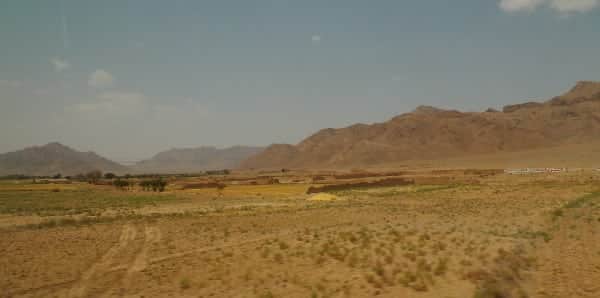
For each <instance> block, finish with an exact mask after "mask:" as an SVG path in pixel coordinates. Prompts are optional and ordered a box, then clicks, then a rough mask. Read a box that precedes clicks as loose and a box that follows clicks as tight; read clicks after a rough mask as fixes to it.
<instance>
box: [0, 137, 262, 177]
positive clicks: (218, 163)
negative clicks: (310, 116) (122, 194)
mask: <svg viewBox="0 0 600 298" xmlns="http://www.w3.org/2000/svg"><path fill="white" fill-rule="evenodd" d="M262 149H263V148H260V147H244V146H234V147H230V148H224V149H217V148H215V147H199V148H185V149H171V150H168V151H164V152H160V153H158V154H156V155H155V156H154V157H152V158H150V159H147V160H143V161H140V162H138V163H135V164H134V165H131V166H124V165H121V164H118V163H116V162H113V161H111V160H108V159H106V158H104V157H101V156H99V155H98V154H96V153H94V152H79V151H76V150H75V149H72V148H70V147H67V146H65V145H62V144H60V143H49V144H46V145H44V146H34V147H29V148H25V149H23V150H19V151H15V152H9V153H4V154H0V176H6V175H34V176H51V175H55V174H58V173H60V174H62V175H76V174H84V173H87V172H90V171H93V170H100V171H102V172H113V173H116V174H125V173H132V174H133V173H135V174H144V173H165V174H166V173H169V174H171V173H195V172H201V171H206V170H220V169H231V168H236V167H238V166H239V163H240V162H241V161H242V160H244V159H246V158H247V157H249V156H251V155H253V154H256V153H258V152H260V151H261V150H262Z"/></svg>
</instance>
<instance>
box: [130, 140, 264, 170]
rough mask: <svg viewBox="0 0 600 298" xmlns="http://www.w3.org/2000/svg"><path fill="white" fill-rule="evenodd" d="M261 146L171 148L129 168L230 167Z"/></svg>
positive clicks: (194, 168)
mask: <svg viewBox="0 0 600 298" xmlns="http://www.w3.org/2000/svg"><path fill="white" fill-rule="evenodd" d="M263 149H264V148H262V147H245V146H234V147H230V148H225V149H217V148H215V147H199V148H184V149H171V150H168V151H164V152H160V153H158V154H156V155H155V156H154V157H152V158H150V159H148V160H143V161H141V162H138V163H136V164H135V165H133V166H132V167H131V168H132V169H133V171H134V172H136V173H193V172H200V171H206V170H220V169H231V168H236V167H238V166H239V164H240V162H241V161H242V160H244V159H246V158H248V157H249V156H251V155H254V154H257V153H259V152H260V151H262V150H263Z"/></svg>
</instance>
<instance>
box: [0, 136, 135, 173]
mask: <svg viewBox="0 0 600 298" xmlns="http://www.w3.org/2000/svg"><path fill="white" fill-rule="evenodd" d="M93 170H101V171H103V172H114V173H125V172H126V171H127V170H128V169H127V168H126V167H124V166H122V165H120V164H118V163H115V162H113V161H110V160H108V159H106V158H103V157H101V156H99V155H98V154H96V153H94V152H79V151H76V150H74V149H72V148H69V147H67V146H64V145H62V144H60V143H49V144H47V145H44V146H35V147H29V148H25V149H23V150H19V151H15V152H9V153H4V154H0V175H2V176H4V175H13V174H23V175H38V176H49V175H55V174H57V173H60V174H62V175H76V174H80V173H86V172H89V171H93Z"/></svg>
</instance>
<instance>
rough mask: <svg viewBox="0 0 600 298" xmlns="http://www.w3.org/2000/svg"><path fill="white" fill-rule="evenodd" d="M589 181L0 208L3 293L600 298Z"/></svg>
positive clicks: (599, 257)
mask: <svg viewBox="0 0 600 298" xmlns="http://www.w3.org/2000/svg"><path fill="white" fill-rule="evenodd" d="M599 179H600V177H599V176H598V174H595V173H586V174H562V175H557V176H548V175H540V176H507V175H499V176H495V177H488V178H485V179H481V183H479V184H478V185H450V186H448V187H438V188H415V187H391V188H379V189H369V190H355V191H346V192H343V193H337V194H336V195H337V196H338V197H340V198H342V199H340V200H335V201H310V200H307V196H303V195H298V194H292V193H289V194H288V195H284V196H279V195H278V196H268V195H260V196H257V195H255V194H251V195H248V196H240V194H239V193H233V192H232V193H230V194H225V195H223V196H221V197H219V196H217V197H215V196H214V195H206V196H202V195H198V197H197V198H196V199H194V200H191V201H189V200H188V201H183V202H175V203H173V204H166V205H158V206H145V207H141V208H132V209H131V210H129V211H130V213H129V214H131V216H130V217H127V216H123V217H120V218H118V219H114V220H110V221H106V222H98V223H89V224H85V225H67V224H65V225H57V226H53V227H39V228H32V227H31V226H26V225H25V223H26V222H27V221H28V220H31V219H32V218H35V216H17V215H3V216H2V217H1V222H3V223H8V224H5V225H4V226H3V227H2V228H1V229H0V233H1V235H2V237H0V253H1V254H0V256H1V257H0V276H1V277H2V278H0V289H1V292H0V294H1V296H2V297H110V296H120V297H373V296H378V297H524V295H526V296H527V297H600V286H599V283H598V282H597V281H598V280H600V244H598V239H599V238H598V236H599V234H598V233H599V232H600V209H599V208H600V195H598V194H597V193H595V191H598V190H600V183H599V182H598V181H599ZM283 187H285V186H283ZM261 192H262V193H263V194H264V193H266V192H268V190H267V189H262V190H261ZM120 210H121V209H120ZM121 211H122V210H121ZM110 212H111V211H110V210H107V211H106V214H110ZM497 293H500V294H501V295H504V296H494V295H496V294H497ZM476 295H478V296H476Z"/></svg>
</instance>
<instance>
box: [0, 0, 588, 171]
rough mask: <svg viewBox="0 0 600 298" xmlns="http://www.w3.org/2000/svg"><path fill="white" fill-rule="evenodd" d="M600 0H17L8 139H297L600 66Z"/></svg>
mask: <svg viewBox="0 0 600 298" xmlns="http://www.w3.org/2000/svg"><path fill="white" fill-rule="evenodd" d="M599 2H600V1H596V0H570V1H569V0H503V1H475V0H461V1H452V3H440V1H433V0H425V1H418V2H417V1H410V2H408V1H406V2H399V1H380V2H378V3H377V4H376V5H374V4H373V3H368V2H365V1H358V0H346V1H341V0H336V1H328V3H323V1H317V0H309V1H274V0H257V1H233V0H231V1H203V2H202V3H200V2H196V1H172V2H166V1H116V0H112V1H101V2H99V1H74V0H62V1H60V0H52V1H44V2H39V1H16V0H9V1H3V3H2V4H0V20H1V21H0V24H1V25H0V40H1V41H2V55H0V103H1V109H0V135H1V136H2V139H3V141H2V142H1V143H0V153H3V152H7V151H13V150H18V149H21V148H23V147H28V146H32V145H43V144H45V143H48V142H53V141H57V142H61V143H63V144H65V145H68V146H72V147H74V148H76V149H78V150H82V151H88V150H93V151H95V152H97V153H99V154H101V155H103V156H106V157H108V158H111V159H113V160H116V161H125V160H139V159H143V158H147V157H150V156H152V155H154V154H155V153H157V152H159V151H163V150H166V149H169V148H173V147H196V146H212V145H214V146H217V147H225V146H232V145H268V144H270V143H296V142H298V141H300V140H301V139H302V138H304V137H306V136H308V135H310V134H312V133H314V132H316V131H317V130H319V129H321V128H325V127H342V126H346V125H350V124H353V123H357V122H363V123H371V122H381V121H385V120H387V119H389V118H391V117H393V116H395V115H397V114H400V113H404V112H408V111H410V110H412V109H414V108H415V107H416V106H418V105H432V106H436V107H441V108H452V109H459V110H463V111H481V110H484V109H486V108H488V107H493V108H500V107H501V106H503V105H506V104H511V103H519V102H523V101H528V100H546V99H549V98H551V97H552V96H555V95H558V94H561V93H562V92H564V91H567V90H568V89H569V88H570V87H572V86H573V84H574V83H575V82H576V81H579V80H600V72H599V71H598V69H600V59H597V57H598V56H597V55H598V54H597V52H598V49H599V48H600V36H599V35H600V33H599V32H598V31H597V28H600V9H598V8H599V7H600V3H599Z"/></svg>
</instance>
